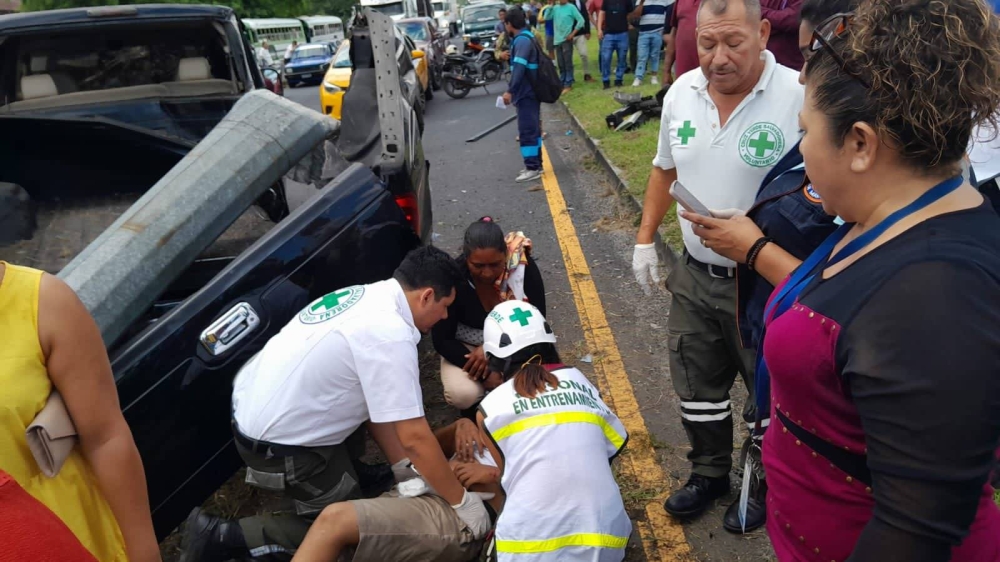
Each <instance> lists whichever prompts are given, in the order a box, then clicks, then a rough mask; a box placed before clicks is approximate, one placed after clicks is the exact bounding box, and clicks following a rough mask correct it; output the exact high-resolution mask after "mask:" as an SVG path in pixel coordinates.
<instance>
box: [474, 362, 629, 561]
mask: <svg viewBox="0 0 1000 562" xmlns="http://www.w3.org/2000/svg"><path fill="white" fill-rule="evenodd" d="M550 370H551V372H552V373H553V374H554V375H556V377H557V378H558V379H559V387H558V388H555V389H551V388H550V389H549V390H548V391H546V392H543V393H541V394H539V395H538V396H536V397H535V398H525V397H523V396H519V395H518V394H517V393H516V392H514V382H513V380H510V381H507V382H505V383H504V384H502V385H500V386H499V387H498V388H496V389H495V390H493V391H492V392H491V393H490V394H489V395H487V396H486V398H485V399H483V402H482V405H481V407H482V410H483V413H484V415H485V421H484V425H485V427H486V432H487V433H488V434H489V436H490V438H491V439H492V440H493V442H494V443H496V445H497V448H498V449H499V450H500V453H501V455H502V456H503V460H504V467H503V475H502V477H501V480H500V485H501V487H503V490H504V493H505V494H506V496H507V499H506V501H505V502H504V508H503V512H501V514H500V517H499V519H498V520H497V527H496V551H497V558H498V560H499V561H501V562H505V561H517V562H534V561H542V560H553V559H559V560H574V561H577V560H579V561H593V562H598V561H599V562H619V561H621V560H622V559H623V558H624V557H625V545H626V543H628V537H629V535H630V534H631V532H632V523H631V521H629V518H628V514H627V513H626V512H625V505H624V504H623V503H622V498H621V491H620V490H619V489H618V484H617V483H616V482H615V478H614V475H613V474H612V472H611V463H610V459H613V458H614V457H615V456H617V455H618V453H619V452H621V450H622V448H624V447H625V442H626V441H627V440H628V433H627V432H626V431H625V427H624V426H623V425H622V422H621V421H620V420H619V419H618V417H617V416H616V415H615V414H614V413H613V412H612V411H611V410H610V409H609V408H608V407H607V405H605V404H604V401H603V400H601V397H600V395H599V394H598V392H597V389H596V388H595V387H594V385H592V384H591V383H590V381H588V380H587V377H586V376H584V374H583V373H581V372H580V371H578V370H577V369H575V368H572V367H561V366H560V367H558V368H555V369H554V370H553V369H551V368H550Z"/></svg>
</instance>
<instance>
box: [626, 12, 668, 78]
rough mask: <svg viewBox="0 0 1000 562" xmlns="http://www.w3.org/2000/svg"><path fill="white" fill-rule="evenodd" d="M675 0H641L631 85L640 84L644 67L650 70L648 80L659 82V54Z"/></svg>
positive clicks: (643, 76) (644, 71)
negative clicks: (633, 75)
mask: <svg viewBox="0 0 1000 562" xmlns="http://www.w3.org/2000/svg"><path fill="white" fill-rule="evenodd" d="M674 1H675V0H643V2H641V3H640V4H639V5H640V6H641V7H642V17H641V18H640V19H639V38H638V42H639V44H638V47H637V51H638V56H637V60H636V64H635V80H634V81H633V82H632V85H633V86H640V85H641V84H642V80H643V78H645V77H646V69H647V67H648V68H649V71H650V82H651V83H652V84H654V85H655V84H659V80H658V79H657V75H656V73H657V71H658V70H659V68H660V56H661V54H660V53H661V50H662V49H663V35H664V31H665V25H666V22H667V20H668V19H669V18H670V15H671V13H672V12H673V8H674Z"/></svg>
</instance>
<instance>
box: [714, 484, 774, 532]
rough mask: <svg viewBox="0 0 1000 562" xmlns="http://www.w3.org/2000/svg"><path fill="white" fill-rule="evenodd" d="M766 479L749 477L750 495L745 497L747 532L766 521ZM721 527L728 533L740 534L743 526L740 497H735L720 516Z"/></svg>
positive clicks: (761, 525) (757, 527)
mask: <svg viewBox="0 0 1000 562" xmlns="http://www.w3.org/2000/svg"><path fill="white" fill-rule="evenodd" d="M766 499H767V481H764V480H757V479H756V478H751V479H750V496H749V497H748V498H747V517H746V531H745V532H747V533H749V532H750V531H753V530H755V529H759V528H761V527H763V526H764V523H767V505H766V504H765V500H766ZM722 528H723V529H725V530H727V531H729V532H730V533H736V534H738V535H741V534H743V533H744V527H743V526H742V525H740V499H739V498H736V501H734V502H733V505H731V506H729V509H727V510H726V514H725V515H724V516H723V517H722Z"/></svg>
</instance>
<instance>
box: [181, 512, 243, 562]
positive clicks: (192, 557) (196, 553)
mask: <svg viewBox="0 0 1000 562" xmlns="http://www.w3.org/2000/svg"><path fill="white" fill-rule="evenodd" d="M249 554H250V550H249V549H248V548H247V542H246V539H244V538H243V529H241V528H240V524H239V523H238V522H236V521H226V520H225V519H222V518H221V517H215V516H214V515H205V514H204V513H202V512H201V508H200V507H196V508H194V509H192V510H191V514H190V515H188V518H187V521H186V522H185V523H184V535H183V536H182V537H181V558H180V562H222V561H223V560H229V559H231V558H240V557H244V556H249Z"/></svg>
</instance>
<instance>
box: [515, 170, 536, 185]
mask: <svg viewBox="0 0 1000 562" xmlns="http://www.w3.org/2000/svg"><path fill="white" fill-rule="evenodd" d="M540 177H542V171H541V170H524V171H523V172H521V174H520V175H518V176H517V179H515V180H514V181H516V182H517V183H523V182H526V181H531V180H537V179H538V178H540Z"/></svg>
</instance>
